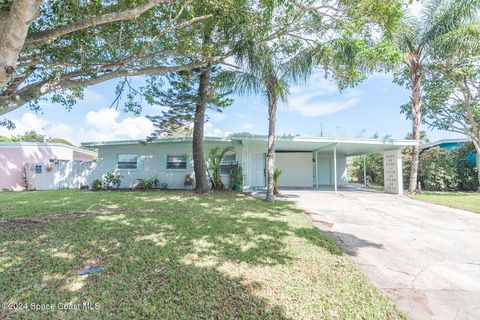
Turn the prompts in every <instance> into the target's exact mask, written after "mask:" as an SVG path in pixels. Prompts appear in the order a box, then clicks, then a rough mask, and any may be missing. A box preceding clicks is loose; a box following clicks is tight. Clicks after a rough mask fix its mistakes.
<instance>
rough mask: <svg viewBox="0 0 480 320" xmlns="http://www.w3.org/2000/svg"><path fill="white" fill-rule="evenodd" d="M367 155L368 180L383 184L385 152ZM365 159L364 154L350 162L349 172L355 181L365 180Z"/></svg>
mask: <svg viewBox="0 0 480 320" xmlns="http://www.w3.org/2000/svg"><path fill="white" fill-rule="evenodd" d="M365 157H366V159H365V161H366V172H367V182H368V183H375V184H379V185H383V153H373V154H369V155H366V156H365ZM363 161H364V156H359V157H355V158H354V159H353V161H352V162H350V163H349V164H348V172H349V174H350V176H351V177H352V178H354V181H357V182H364V181H363V180H364V177H363Z"/></svg>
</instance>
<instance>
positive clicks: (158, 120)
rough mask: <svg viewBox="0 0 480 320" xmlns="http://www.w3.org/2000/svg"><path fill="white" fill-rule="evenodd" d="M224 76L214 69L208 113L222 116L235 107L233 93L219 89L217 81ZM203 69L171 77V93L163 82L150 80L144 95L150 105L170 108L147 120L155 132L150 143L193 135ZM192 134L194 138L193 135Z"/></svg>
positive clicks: (174, 74)
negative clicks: (156, 139) (162, 137)
mask: <svg viewBox="0 0 480 320" xmlns="http://www.w3.org/2000/svg"><path fill="white" fill-rule="evenodd" d="M220 72H221V69H220V67H213V68H212V71H211V78H210V85H209V90H208V96H207V101H206V109H207V110H211V111H214V112H221V111H222V110H223V109H224V108H226V107H228V106H229V105H231V104H232V102H233V100H232V99H231V98H229V95H230V94H231V91H230V90H222V88H220V87H219V85H218V81H217V77H218V75H219V73H220ZM200 73H201V70H200V69H192V70H188V71H181V72H177V73H172V74H168V75H167V76H166V79H167V81H168V89H165V85H164V84H163V82H161V81H156V80H154V79H150V81H149V83H148V86H147V88H146V89H145V92H144V95H145V97H146V101H147V102H148V103H150V104H153V105H157V106H162V107H166V108H168V109H167V110H166V111H162V112H161V114H160V115H156V116H147V117H148V118H149V119H150V120H151V121H152V123H153V125H154V127H155V131H154V132H153V133H152V134H151V136H150V139H154V138H155V137H158V136H178V135H179V134H183V133H184V134H185V135H190V134H191V129H190V128H191V126H192V125H193V120H194V117H195V109H196V106H197V102H198V87H199V80H200ZM189 133H190V134H189Z"/></svg>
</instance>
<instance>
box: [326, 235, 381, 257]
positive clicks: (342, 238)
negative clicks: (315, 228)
mask: <svg viewBox="0 0 480 320" xmlns="http://www.w3.org/2000/svg"><path fill="white" fill-rule="evenodd" d="M325 233H326V234H327V235H328V236H329V237H330V238H331V239H333V241H334V242H335V243H337V244H338V245H339V246H340V248H341V249H342V250H343V252H345V253H346V254H348V255H349V256H356V255H357V251H358V249H359V248H365V247H371V248H375V249H383V244H381V243H375V242H371V241H368V240H365V239H361V238H358V237H357V236H355V235H353V234H350V233H344V232H336V231H325Z"/></svg>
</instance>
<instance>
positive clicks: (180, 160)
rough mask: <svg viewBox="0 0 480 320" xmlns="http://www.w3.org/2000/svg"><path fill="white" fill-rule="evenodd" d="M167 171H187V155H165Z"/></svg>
mask: <svg viewBox="0 0 480 320" xmlns="http://www.w3.org/2000/svg"><path fill="white" fill-rule="evenodd" d="M167 169H187V155H186V154H177V155H171V154H168V155H167Z"/></svg>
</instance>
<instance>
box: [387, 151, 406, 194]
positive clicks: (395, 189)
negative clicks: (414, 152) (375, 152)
mask: <svg viewBox="0 0 480 320" xmlns="http://www.w3.org/2000/svg"><path fill="white" fill-rule="evenodd" d="M383 171H384V183H383V185H384V188H385V192H387V193H394V194H398V195H401V194H403V174H402V154H401V151H400V150H392V151H385V152H384V153H383Z"/></svg>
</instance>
